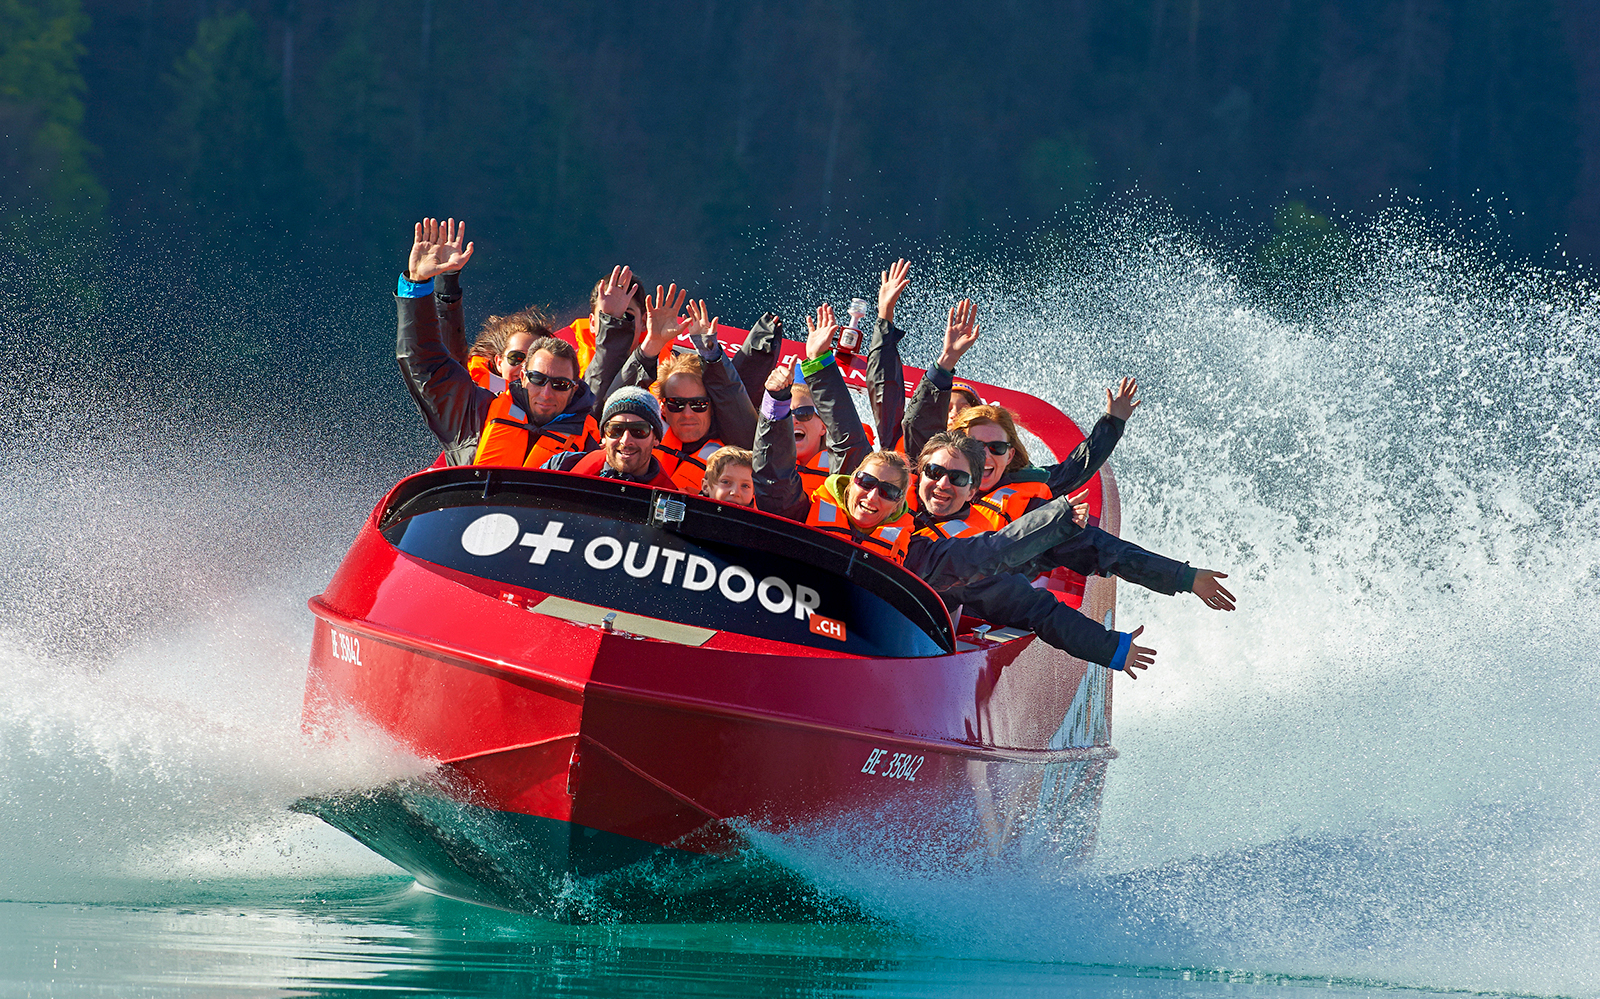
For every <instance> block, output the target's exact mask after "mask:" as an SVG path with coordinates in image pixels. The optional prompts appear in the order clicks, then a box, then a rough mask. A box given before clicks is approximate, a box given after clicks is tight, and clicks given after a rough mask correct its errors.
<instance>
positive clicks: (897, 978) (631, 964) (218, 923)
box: [0, 877, 1431, 999]
mask: <svg viewBox="0 0 1600 999" xmlns="http://www.w3.org/2000/svg"><path fill="white" fill-rule="evenodd" d="M227 887H229V888H231V889H232V891H233V896H234V898H235V899H236V900H237V901H236V902H235V903H234V904H231V905H229V904H219V903H218V902H217V901H215V899H216V897H217V895H218V894H220V893H221V892H220V891H219V886H216V885H212V886H209V888H208V889H207V892H206V896H205V900H204V901H201V902H198V903H196V904H175V905H165V906H160V907H144V908H128V907H117V906H105V905H97V906H89V905H62V904H49V905H40V904H28V903H17V902H12V903H4V904H0V994H5V995H28V996H57V995H81V994H85V993H97V992H98V993H104V994H114V995H118V996H144V995H162V996H172V995H179V996H217V995H230V996H324V997H356V996H371V995H374V994H385V993H396V994H407V995H449V996H486V995H495V996H500V995H530V996H596V995H607V996H614V995H624V996H626V995H657V994H660V993H662V992H671V993H673V994H676V995H679V996H743V995H753V994H761V995H786V996H832V995H840V994H851V995H860V994H865V995H895V996H928V997H934V996H966V995H974V994H983V995H986V996H1013V995H1016V996H1021V995H1037V994H1040V993H1041V992H1042V991H1046V990H1047V991H1048V992H1049V993H1050V994H1052V995H1056V994H1074V995H1077V994H1081V995H1095V996H1128V997H1146V996H1148V997H1152V999H1153V997H1168V996H1204V995H1211V994H1220V993H1222V992H1224V991H1229V992H1232V991H1236V990H1237V989H1238V988H1239V987H1240V986H1241V985H1244V986H1249V987H1251V988H1252V989H1253V990H1254V991H1255V993H1256V994H1259V995H1268V994H1277V993H1279V992H1295V993H1298V992H1300V991H1302V990H1304V989H1306V988H1309V987H1315V988H1317V990H1318V991H1319V993H1322V994H1327V993H1330V992H1331V993H1334V994H1336V995H1339V994H1349V995H1356V994H1370V993H1371V992H1372V987H1365V986H1363V985H1362V984H1361V983H1348V984H1341V983H1335V982H1330V981H1328V980H1325V979H1315V980H1303V979H1302V980H1296V979H1280V978H1272V977H1263V976H1260V975H1237V974H1231V973H1229V972H1226V971H1222V972H1205V971H1201V972H1196V971H1188V972H1184V971H1181V970H1151V969H1133V968H1092V967H1085V966H1077V965H1071V964H1062V963H1046V962H1027V961H997V960H984V959H971V958H968V959H962V958H957V957H950V956H947V955H945V954H941V953H937V952H935V951H933V950H931V949H928V945H926V944H925V943H923V942H921V941H919V939H918V935H917V933H916V932H915V931H914V930H909V929H907V928H903V927H896V926H888V925H881V924H880V925H862V924H852V925H804V926H781V925H780V926H773V925H761V926H750V925H728V924H717V925H685V926H610V927H607V926H577V927H575V926H564V925H557V924H553V923H547V922H543V921H540V920H536V919H532V918H529V917H526V916H522V915H517V914H513V913H504V912H498V911H495V910H490V909H485V908H481V907H478V906H472V905H465V904H462V903H458V902H454V901H452V900H449V899H443V898H439V897H437V896H433V895H430V894H428V893H426V892H423V891H420V890H417V889H415V888H413V887H412V886H411V885H410V882H409V881H407V880H405V879H402V878H389V877H381V878H363V879H351V880H347V881H343V882H336V883H329V882H317V883H307V882H301V883H298V884H295V883H281V884H260V883H255V884H249V885H242V884H241V885H233V886H227ZM997 918H999V917H998V914H997ZM1374 987H1376V986H1374ZM1387 991H1393V990H1392V989H1391V990H1387ZM1429 994H1431V993H1421V992H1417V993H1413V995H1416V996H1424V995H1429Z"/></svg>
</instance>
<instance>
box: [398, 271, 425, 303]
mask: <svg viewBox="0 0 1600 999" xmlns="http://www.w3.org/2000/svg"><path fill="white" fill-rule="evenodd" d="M431 294H433V278H429V279H428V280H426V281H424V282H422V283H421V284H418V283H417V282H415V281H410V280H407V279H406V276H405V275H404V274H402V275H400V284H399V286H398V287H396V288H395V291H394V296H395V297H396V298H427V297H428V296H429V295H431Z"/></svg>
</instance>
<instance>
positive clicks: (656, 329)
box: [606, 284, 689, 396]
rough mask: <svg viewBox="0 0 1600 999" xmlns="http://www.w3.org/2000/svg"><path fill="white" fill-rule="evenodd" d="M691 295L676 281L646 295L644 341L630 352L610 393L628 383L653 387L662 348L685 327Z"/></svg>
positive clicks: (613, 381) (607, 391)
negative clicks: (687, 301) (686, 302)
mask: <svg viewBox="0 0 1600 999" xmlns="http://www.w3.org/2000/svg"><path fill="white" fill-rule="evenodd" d="M688 296H689V293H688V291H686V290H682V289H680V288H679V287H678V286H677V285H676V284H674V285H672V286H671V287H670V288H667V289H664V290H663V289H662V287H661V286H660V285H659V284H658V285H656V293H655V294H654V295H649V296H646V297H645V300H644V317H645V333H644V342H643V343H641V344H640V345H639V349H638V350H636V351H634V352H633V353H631V354H629V355H628V359H627V362H626V363H624V364H623V365H622V370H621V371H620V372H618V374H617V377H616V378H615V379H613V380H612V382H611V385H610V387H609V388H607V390H606V394H607V396H609V395H610V394H611V393H612V392H615V391H616V390H617V389H619V388H622V387H624V386H627V385H633V386H636V387H638V388H649V387H650V386H651V385H653V384H655V380H656V368H657V366H658V364H659V361H660V358H661V352H662V351H663V350H666V349H667V344H669V343H671V342H672V341H673V340H676V339H677V338H678V334H679V333H680V332H682V331H683V324H684V318H683V315H682V313H683V302H684V299H686V298H688Z"/></svg>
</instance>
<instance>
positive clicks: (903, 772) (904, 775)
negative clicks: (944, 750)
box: [861, 749, 924, 781]
mask: <svg viewBox="0 0 1600 999" xmlns="http://www.w3.org/2000/svg"><path fill="white" fill-rule="evenodd" d="M885 756H889V751H888V750H887V749H874V750H873V751H872V752H870V753H868V754H867V762H865V763H863V764H862V765H861V772H862V773H864V774H871V775H873V776H874V777H890V778H893V779H896V780H909V781H914V780H916V779H917V771H918V770H921V769H922V763H923V759H924V757H921V756H917V755H915V754H913V753H895V754H894V755H893V756H890V758H889V762H888V763H887V764H885V765H884V767H883V769H882V770H881V771H880V770H879V769H878V765H879V764H882V763H883V758H884V757H885Z"/></svg>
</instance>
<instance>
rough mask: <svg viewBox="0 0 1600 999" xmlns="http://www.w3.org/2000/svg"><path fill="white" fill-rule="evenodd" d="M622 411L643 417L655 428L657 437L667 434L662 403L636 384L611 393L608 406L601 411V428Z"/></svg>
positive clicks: (607, 402)
mask: <svg viewBox="0 0 1600 999" xmlns="http://www.w3.org/2000/svg"><path fill="white" fill-rule="evenodd" d="M620 413H628V414H629V415H632V416H637V417H640V418H642V419H643V420H644V422H646V423H648V424H650V426H652V427H654V428H655V432H656V437H657V439H660V438H662V437H665V436H666V430H665V428H664V427H663V426H662V425H661V403H659V402H657V401H656V397H655V396H653V395H651V394H650V393H649V392H646V391H645V390H644V389H642V388H639V387H638V386H636V385H629V386H627V387H626V388H619V389H617V390H616V391H615V392H613V393H611V397H610V398H609V399H607V400H606V408H605V409H604V410H603V411H601V413H600V427H601V429H604V428H605V425H606V424H607V423H610V422H611V418H612V417H613V416H616V415H618V414H620Z"/></svg>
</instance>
